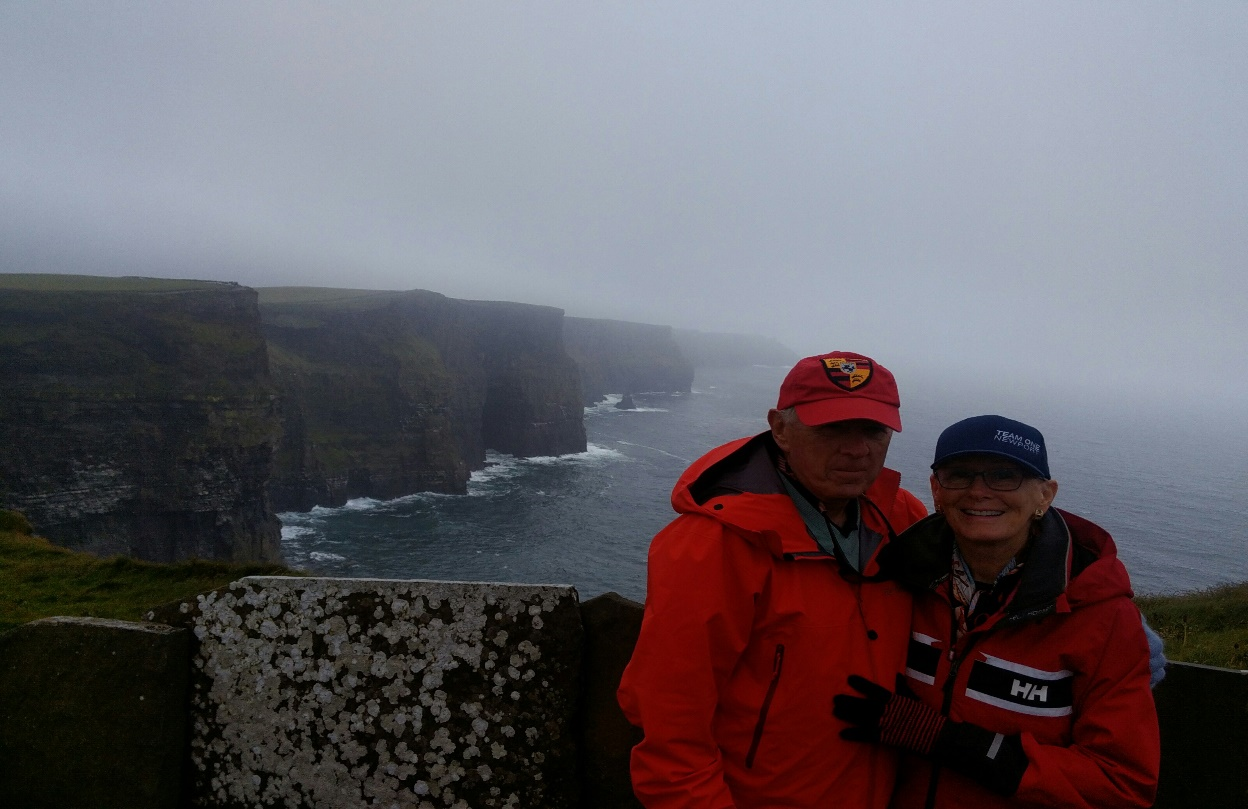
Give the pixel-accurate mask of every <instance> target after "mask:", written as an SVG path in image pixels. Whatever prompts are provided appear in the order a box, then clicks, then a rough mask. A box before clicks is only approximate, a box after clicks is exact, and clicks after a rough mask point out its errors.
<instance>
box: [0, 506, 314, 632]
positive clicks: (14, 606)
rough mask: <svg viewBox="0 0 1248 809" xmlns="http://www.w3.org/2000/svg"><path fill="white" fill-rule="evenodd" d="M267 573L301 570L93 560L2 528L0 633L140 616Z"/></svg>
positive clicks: (270, 566) (246, 565)
mask: <svg viewBox="0 0 1248 809" xmlns="http://www.w3.org/2000/svg"><path fill="white" fill-rule="evenodd" d="M0 513H3V512H0ZM4 527H8V526H4ZM266 575H267V576H290V575H300V574H299V573H297V572H296V571H293V570H290V569H288V568H284V567H282V566H280V565H265V564H233V563H226V562H209V561H202V560H193V561H188V562H178V563H176V564H158V563H155V562H142V561H138V560H136V559H127V558H125V557H116V558H113V559H99V558H97V557H94V556H90V555H88V554H84V553H75V552H73V551H69V550H66V549H65V548H60V547H57V546H56V545H53V544H52V543H50V542H48V541H47V540H46V539H42V538H40V537H35V536H29V535H27V534H25V533H20V532H18V531H12V530H2V528H0V632H3V631H5V630H8V629H12V628H13V627H15V626H18V625H19V624H23V623H26V622H27V621H34V620H36V619H38V618H48V617H51V616H54V615H69V616H91V617H93V618H116V619H120V620H125V621H138V620H141V619H142V617H143V614H144V613H145V612H147V611H148V610H150V609H152V608H153V607H158V606H160V605H161V604H167V603H169V602H171V601H181V600H183V599H187V598H190V597H192V596H194V595H196V594H197V593H203V592H206V591H208V590H213V589H215V588H217V587H222V586H224V585H226V584H229V583H230V582H232V581H235V580H237V579H240V578H242V577H243V576H266Z"/></svg>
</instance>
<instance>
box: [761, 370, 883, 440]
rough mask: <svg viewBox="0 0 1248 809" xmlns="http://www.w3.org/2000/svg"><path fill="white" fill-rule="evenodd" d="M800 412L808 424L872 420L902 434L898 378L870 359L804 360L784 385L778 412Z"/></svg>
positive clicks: (781, 388)
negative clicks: (787, 410)
mask: <svg viewBox="0 0 1248 809" xmlns="http://www.w3.org/2000/svg"><path fill="white" fill-rule="evenodd" d="M790 407H792V408H795V409H796V411H797V417H798V419H800V420H801V422H802V424H805V425H807V426H808V427H815V426H818V425H820V424H827V423H829V422H833V421H848V420H849V419H869V420H871V421H876V422H879V423H880V424H883V425H884V426H885V427H892V428H893V429H894V430H896V431H897V432H901V412H900V408H901V398H900V397H899V396H898V395H897V380H895V379H893V374H892V372H891V371H889V370H888V369H887V368H885V367H884V366H883V365H880V364H879V363H877V362H876V361H875V360H873V359H871V358H870V357H864V356H862V355H861V354H854V353H852V352H849V351H833V352H831V353H828V354H820V355H818V356H815V357H807V358H806V359H804V360H800V361H799V362H798V363H797V365H794V366H793V370H791V371H789V375H788V376H786V377H785V378H784V382H783V383H782V384H781V385H780V400H779V401H778V402H776V409H777V410H785V409H787V408H790Z"/></svg>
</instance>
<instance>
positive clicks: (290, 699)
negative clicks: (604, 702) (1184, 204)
mask: <svg viewBox="0 0 1248 809" xmlns="http://www.w3.org/2000/svg"><path fill="white" fill-rule="evenodd" d="M176 611H177V612H178V613H181V616H182V621H184V622H186V623H187V624H189V626H190V627H191V628H192V630H193V632H194V635H195V638H196V639H197V641H198V643H197V650H196V651H195V654H194V657H193V665H192V671H191V683H192V686H191V688H192V695H191V722H192V731H191V766H190V770H191V771H190V773H189V779H188V781H189V784H188V786H189V790H190V793H191V795H190V797H191V801H192V803H193V804H194V805H196V806H212V807H240V809H241V807H254V806H261V805H265V806H267V805H278V806H285V807H326V808H327V809H328V808H329V807H333V808H334V809H339V808H340V807H352V806H361V807H363V806H368V807H374V806H375V807H395V808H396V809H397V808H398V807H404V808H405V809H406V808H407V807H411V808H412V809H448V808H449V809H469V807H471V809H486V808H487V807H500V808H503V807H506V808H507V809H521V808H523V809H529V807H549V809H561V807H569V808H570V807H574V806H576V804H577V799H578V798H577V778H576V772H577V767H576V750H575V738H574V734H573V733H572V730H571V728H572V721H573V716H574V712H575V710H576V707H577V698H578V694H579V687H580V684H579V674H580V655H581V645H582V629H581V621H580V615H579V609H578V604H577V594H576V590H575V589H573V588H571V587H562V586H528V585H509V584H479V583H462V582H432V581H387V580H368V579H316V578H296V577H290V578H287V577H250V578H245V579H241V580H239V581H237V582H235V583H233V584H232V585H230V586H229V587H227V588H222V589H220V590H216V591H213V592H210V593H207V594H204V595H200V596H198V597H197V598H196V600H195V602H193V603H192V602H186V603H184V604H182V605H181V606H179V607H177V609H176ZM152 617H153V618H154V617H156V616H155V614H153V616H152ZM161 620H166V621H168V620H171V619H170V617H169V616H168V615H162V616H161ZM174 620H176V619H174Z"/></svg>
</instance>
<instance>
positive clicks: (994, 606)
mask: <svg viewBox="0 0 1248 809" xmlns="http://www.w3.org/2000/svg"><path fill="white" fill-rule="evenodd" d="M1022 570H1023V563H1022V561H1021V560H1020V559H1019V558H1018V557H1017V556H1016V557H1014V558H1013V559H1011V560H1010V561H1009V562H1006V564H1005V567H1004V568H1002V569H1001V572H1000V573H999V574H997V580H996V581H995V582H993V583H992V584H990V585H981V584H979V583H977V582H976V581H975V579H974V577H973V576H971V567H970V565H968V564H967V563H966V560H965V559H963V558H962V554H961V552H960V551H958V545H957V543H956V542H955V543H954V545H953V562H952V564H951V565H950V570H949V594H950V597H951V599H952V603H953V615H954V618H955V620H956V623H957V633H958V636H957V638H956V639H955V640H961V639H962V636H963V635H965V634H966V633H967V632H969V631H970V630H971V629H973V628H975V627H977V626H979V625H980V624H982V623H983V622H984V621H986V620H988V616H990V615H992V614H993V613H995V612H996V611H997V610H999V609H1001V606H1002V605H1003V604H1005V602H1006V601H1008V600H1009V598H1010V594H1011V593H1013V592H1014V588H1015V587H1017V586H1018V581H1019V578H1020V575H1021V573H1022Z"/></svg>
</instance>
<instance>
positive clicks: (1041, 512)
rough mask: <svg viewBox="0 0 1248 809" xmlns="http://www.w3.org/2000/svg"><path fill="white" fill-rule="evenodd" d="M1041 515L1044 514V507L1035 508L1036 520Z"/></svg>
mask: <svg viewBox="0 0 1248 809" xmlns="http://www.w3.org/2000/svg"><path fill="white" fill-rule="evenodd" d="M1043 516H1044V509H1042V508H1038V509H1036V519H1037V520H1038V519H1040V518H1041V517H1043Z"/></svg>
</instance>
